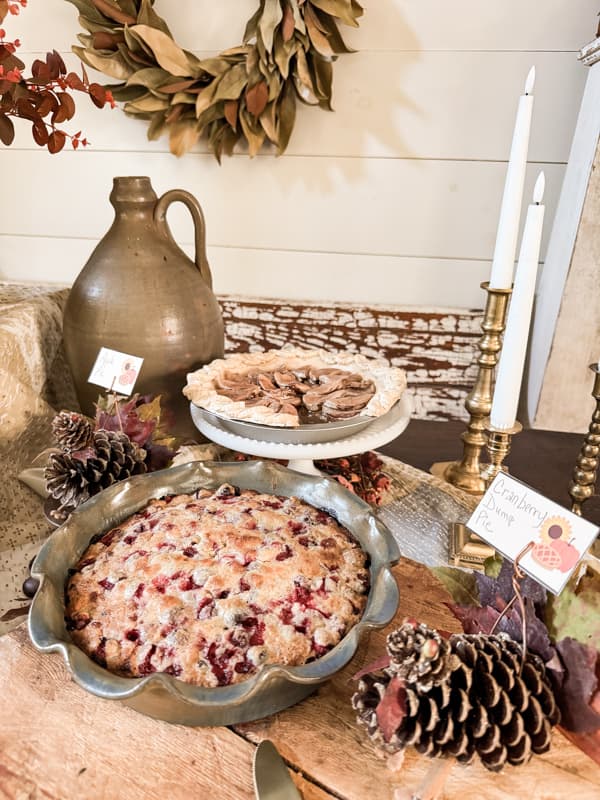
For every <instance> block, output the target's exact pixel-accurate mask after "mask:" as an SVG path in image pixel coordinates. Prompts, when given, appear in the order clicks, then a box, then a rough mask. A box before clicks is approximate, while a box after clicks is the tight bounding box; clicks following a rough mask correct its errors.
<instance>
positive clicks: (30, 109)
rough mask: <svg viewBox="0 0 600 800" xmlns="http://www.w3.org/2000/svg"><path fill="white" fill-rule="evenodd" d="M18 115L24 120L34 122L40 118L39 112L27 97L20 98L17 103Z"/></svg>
mask: <svg viewBox="0 0 600 800" xmlns="http://www.w3.org/2000/svg"><path fill="white" fill-rule="evenodd" d="M16 109H17V114H18V116H19V117H22V118H23V119H29V120H34V119H37V118H38V117H39V112H38V111H37V109H36V108H35V106H34V105H33V103H32V102H31V100H29V98H27V97H19V99H18V100H17V103H16Z"/></svg>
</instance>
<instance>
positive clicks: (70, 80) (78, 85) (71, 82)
mask: <svg viewBox="0 0 600 800" xmlns="http://www.w3.org/2000/svg"><path fill="white" fill-rule="evenodd" d="M65 83H66V84H67V86H68V87H69V88H71V89H76V90H77V91H78V92H82V91H85V88H86V87H85V83H84V82H83V81H82V80H81V78H80V77H79V75H78V74H77V73H76V72H69V74H68V75H67V77H66V78H65Z"/></svg>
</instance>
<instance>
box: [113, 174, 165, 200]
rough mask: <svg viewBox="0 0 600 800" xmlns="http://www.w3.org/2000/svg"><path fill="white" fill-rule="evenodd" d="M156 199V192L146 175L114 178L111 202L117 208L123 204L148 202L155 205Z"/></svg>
mask: <svg viewBox="0 0 600 800" xmlns="http://www.w3.org/2000/svg"><path fill="white" fill-rule="evenodd" d="M156 200H157V197H156V192H155V191H154V189H153V188H152V184H151V182H150V178H148V177H145V176H129V177H119V178H113V188H112V192H111V193H110V202H111V203H112V205H113V206H114V207H115V208H117V207H118V206H121V205H129V204H136V205H138V204H146V203H147V204H149V205H152V206H153V205H154V204H155V203H156Z"/></svg>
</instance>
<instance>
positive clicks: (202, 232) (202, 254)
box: [154, 189, 212, 289]
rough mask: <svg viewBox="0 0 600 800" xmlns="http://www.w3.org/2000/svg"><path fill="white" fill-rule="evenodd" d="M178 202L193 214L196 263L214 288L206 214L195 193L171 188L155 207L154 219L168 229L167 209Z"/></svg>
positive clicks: (205, 280)
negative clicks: (207, 254)
mask: <svg viewBox="0 0 600 800" xmlns="http://www.w3.org/2000/svg"><path fill="white" fill-rule="evenodd" d="M177 202H180V203H183V204H184V205H185V206H187V207H188V209H189V212H190V214H191V215H192V219H193V220H194V235H195V246H196V255H195V263H196V266H197V267H198V270H199V272H200V275H201V276H202V278H203V279H204V282H205V283H206V284H207V285H208V287H209V289H212V275H211V272H210V267H209V266H208V259H207V257H206V225H205V222H204V214H203V213H202V208H201V206H200V203H199V202H198V201H197V200H196V198H195V197H194V195H193V194H190V193H189V192H186V191H184V190H183V189H171V190H170V191H168V192H165V193H164V194H163V195H162V197H161V198H160V199H159V200H158V202H157V203H156V206H155V207H154V220H155V222H156V223H157V224H158V225H159V226H160V227H161V228H165V229H166V230H167V231H168V230H169V226H168V224H167V211H168V208H169V206H170V205H171V203H177Z"/></svg>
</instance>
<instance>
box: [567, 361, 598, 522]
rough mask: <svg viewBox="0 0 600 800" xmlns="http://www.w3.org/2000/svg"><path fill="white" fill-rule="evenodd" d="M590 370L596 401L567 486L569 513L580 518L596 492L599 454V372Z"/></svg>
mask: <svg viewBox="0 0 600 800" xmlns="http://www.w3.org/2000/svg"><path fill="white" fill-rule="evenodd" d="M590 369H591V370H592V372H593V373H594V387H593V389H592V397H593V398H594V399H595V401H596V408H595V409H594V413H593V414H592V421H591V422H590V428H589V431H588V433H587V435H586V437H585V439H584V440H583V444H582V446H581V450H580V451H579V455H578V456H577V461H576V463H575V468H574V469H573V478H572V480H571V483H570V484H569V494H570V495H571V500H572V501H573V503H572V505H571V511H572V512H573V513H574V514H579V516H581V506H582V505H583V503H585V501H586V500H589V498H590V497H592V495H593V494H594V492H595V490H596V476H597V473H598V456H599V454H600V370H599V369H598V365H597V364H590Z"/></svg>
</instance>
